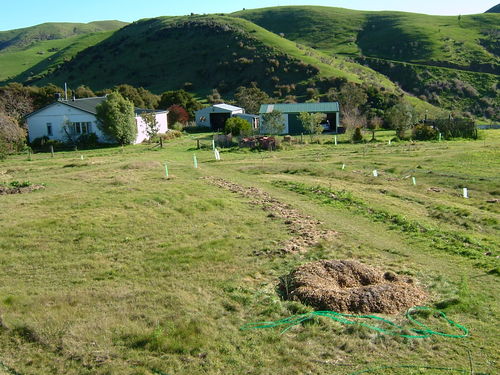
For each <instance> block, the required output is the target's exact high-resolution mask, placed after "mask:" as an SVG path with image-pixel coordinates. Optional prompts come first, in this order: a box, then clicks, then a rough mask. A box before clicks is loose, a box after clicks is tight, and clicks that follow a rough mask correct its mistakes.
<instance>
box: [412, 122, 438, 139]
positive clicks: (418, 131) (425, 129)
mask: <svg viewBox="0 0 500 375" xmlns="http://www.w3.org/2000/svg"><path fill="white" fill-rule="evenodd" d="M437 134H438V132H437V131H436V129H434V128H433V127H431V126H429V125H424V124H420V125H417V126H415V127H414V128H413V138H414V139H416V140H418V141H430V140H432V139H436V137H437Z"/></svg>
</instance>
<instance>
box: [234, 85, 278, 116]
mask: <svg viewBox="0 0 500 375" xmlns="http://www.w3.org/2000/svg"><path fill="white" fill-rule="evenodd" d="M234 97H235V99H236V105H237V106H239V107H242V108H245V111H246V112H247V113H259V109H260V105H261V104H266V103H269V102H270V100H271V98H270V97H269V95H267V94H266V93H265V92H264V91H262V90H261V89H259V88H258V87H257V86H256V85H253V86H251V87H243V86H241V87H238V89H237V90H236V93H235V94H234Z"/></svg>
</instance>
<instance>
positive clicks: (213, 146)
mask: <svg viewBox="0 0 500 375" xmlns="http://www.w3.org/2000/svg"><path fill="white" fill-rule="evenodd" d="M212 150H215V139H212Z"/></svg>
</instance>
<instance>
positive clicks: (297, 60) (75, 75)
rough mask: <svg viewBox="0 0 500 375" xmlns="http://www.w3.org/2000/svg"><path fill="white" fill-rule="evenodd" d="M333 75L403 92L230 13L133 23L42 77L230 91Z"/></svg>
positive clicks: (97, 83)
mask: <svg viewBox="0 0 500 375" xmlns="http://www.w3.org/2000/svg"><path fill="white" fill-rule="evenodd" d="M81 73H85V74H81ZM332 76H333V77H341V78H345V79H347V80H350V81H354V82H362V81H369V80H372V81H373V82H374V83H377V84H378V85H381V86H382V85H383V86H385V87H386V88H387V90H391V91H394V90H396V86H395V85H394V84H393V83H392V82H390V80H388V79H386V78H385V77H384V76H382V75H380V74H377V73H376V72H374V71H373V70H371V69H369V68H366V67H362V66H360V65H359V64H355V63H350V62H347V61H344V60H337V59H333V58H331V57H329V56H327V55H326V54H323V53H321V52H319V51H314V50H312V49H310V48H307V47H305V46H300V45H297V44H296V43H294V42H291V41H289V40H287V39H285V38H282V37H280V36H278V35H276V34H273V33H271V32H269V31H267V30H265V29H263V28H261V27H259V26H257V25H255V24H253V23H251V22H249V21H246V20H243V19H239V18H234V17H228V16H186V17H160V18H154V19H146V20H141V21H138V22H134V23H133V24H131V25H129V26H127V27H124V28H123V29H121V30H119V31H117V32H116V33H114V34H113V35H112V36H111V37H110V38H108V39H106V40H104V41H103V42H101V43H99V44H97V45H95V46H93V47H91V48H89V49H87V50H85V51H82V52H81V53H79V54H78V56H77V58H75V59H74V60H73V61H71V62H69V63H67V64H65V65H64V66H62V67H61V68H60V69H59V70H58V71H56V72H54V73H53V74H50V75H48V76H46V77H44V78H42V79H40V80H39V81H38V82H37V83H39V84H45V83H48V82H55V83H61V82H63V81H69V82H72V85H73V86H74V85H77V84H83V83H85V84H88V85H90V86H91V87H93V88H96V89H100V88H105V87H110V86H112V85H115V84H117V83H122V82H126V83H129V84H132V85H135V86H143V87H145V88H148V89H150V90H153V91H156V92H161V91H163V90H166V89H168V88H182V87H185V86H189V87H190V88H192V89H193V90H195V91H198V92H208V91H209V90H211V89H212V88H218V89H220V90H222V91H223V92H231V91H233V90H234V89H236V88H237V87H238V86H241V85H246V84H250V83H251V82H258V83H259V85H260V86H261V87H262V88H263V89H266V90H267V91H269V92H271V93H272V92H273V91H274V90H277V89H280V88H283V86H290V85H295V84H298V83H301V82H307V81H308V80H310V79H316V78H321V77H332ZM283 89H284V88H283ZM284 90H286V89H284Z"/></svg>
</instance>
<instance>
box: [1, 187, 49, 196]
mask: <svg viewBox="0 0 500 375" xmlns="http://www.w3.org/2000/svg"><path fill="white" fill-rule="evenodd" d="M40 189H45V186H43V185H30V186H19V187H9V186H1V185H0V195H6V194H24V193H31V192H32V191H35V190H40Z"/></svg>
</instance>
